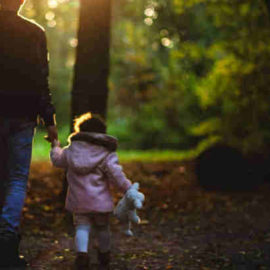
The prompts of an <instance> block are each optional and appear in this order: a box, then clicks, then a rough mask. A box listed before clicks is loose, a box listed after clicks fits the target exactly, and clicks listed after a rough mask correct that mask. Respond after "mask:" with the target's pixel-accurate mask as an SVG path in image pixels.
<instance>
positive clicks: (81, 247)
mask: <svg viewBox="0 0 270 270" xmlns="http://www.w3.org/2000/svg"><path fill="white" fill-rule="evenodd" d="M94 229H95V230H94V231H95V233H96V237H97V240H98V245H99V251H100V252H102V253H103V252H107V251H109V250H110V249H111V236H110V228H109V225H102V226H95V228H94ZM90 233H91V226H90V225H89V224H88V225H82V224H81V225H77V226H76V235H75V248H76V251H77V252H88V243H89V237H90Z"/></svg>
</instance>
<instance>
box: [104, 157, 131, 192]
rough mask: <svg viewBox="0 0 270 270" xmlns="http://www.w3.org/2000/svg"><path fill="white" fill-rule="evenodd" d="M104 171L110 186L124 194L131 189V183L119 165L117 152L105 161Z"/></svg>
mask: <svg viewBox="0 0 270 270" xmlns="http://www.w3.org/2000/svg"><path fill="white" fill-rule="evenodd" d="M103 170H104V173H105V174H106V176H107V177H108V180H109V182H110V184H112V185H114V186H116V187H117V188H118V189H119V190H120V191H122V192H123V193H125V192H126V191H127V190H128V189H129V188H130V187H131V182H130V180H128V179H127V177H126V175H125V174H124V173H123V170H122V166H120V165H119V162H118V156H117V154H116V153H115V152H113V153H111V154H109V155H108V157H107V158H106V159H105V161H104V162H103Z"/></svg>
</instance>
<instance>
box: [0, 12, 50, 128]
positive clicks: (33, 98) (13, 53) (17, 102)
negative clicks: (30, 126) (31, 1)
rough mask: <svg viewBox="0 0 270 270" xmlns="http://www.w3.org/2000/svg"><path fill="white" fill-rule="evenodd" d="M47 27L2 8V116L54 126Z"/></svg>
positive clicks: (0, 52) (0, 112)
mask: <svg viewBox="0 0 270 270" xmlns="http://www.w3.org/2000/svg"><path fill="white" fill-rule="evenodd" d="M54 113H55V111H54V107H53V105H52V103H51V93H50V90H49V86H48V57H47V44H46V37H45V32H44V30H43V29H42V28H41V27H40V26H38V25H37V24H35V23H33V22H30V21H28V20H27V19H25V18H23V17H21V16H19V15H17V14H16V13H15V12H10V11H0V117H16V118H17V117H18V118H26V119H30V120H34V121H35V120H36V118H37V115H40V116H41V118H42V119H43V120H44V122H45V124H46V126H49V125H54Z"/></svg>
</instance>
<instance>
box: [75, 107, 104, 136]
mask: <svg viewBox="0 0 270 270" xmlns="http://www.w3.org/2000/svg"><path fill="white" fill-rule="evenodd" d="M74 130H75V132H80V131H82V132H97V133H106V124H105V122H104V120H103V118H102V117H101V116H100V115H98V114H92V113H90V112H88V113H85V114H82V115H80V116H79V117H78V118H76V119H75V120H74Z"/></svg>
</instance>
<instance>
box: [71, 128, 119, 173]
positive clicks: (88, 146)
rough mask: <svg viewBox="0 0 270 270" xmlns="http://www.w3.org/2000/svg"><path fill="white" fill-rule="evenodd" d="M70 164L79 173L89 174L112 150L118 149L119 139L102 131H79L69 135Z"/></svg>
mask: <svg viewBox="0 0 270 270" xmlns="http://www.w3.org/2000/svg"><path fill="white" fill-rule="evenodd" d="M69 141H70V146H69V147H68V152H67V161H68V163H69V166H70V167H71V168H72V169H73V170H74V171H75V172H76V173H78V174H88V173H90V172H91V171H92V170H93V169H95V168H96V167H97V166H98V165H99V164H100V163H101V162H102V161H103V160H104V159H105V158H106V157H107V156H108V155H109V154H110V153H111V152H113V151H115V150H116V149H117V139H116V138H114V137H112V136H109V135H106V134H102V133H93V132H79V133H75V134H72V135H71V136H70V137H69Z"/></svg>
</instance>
